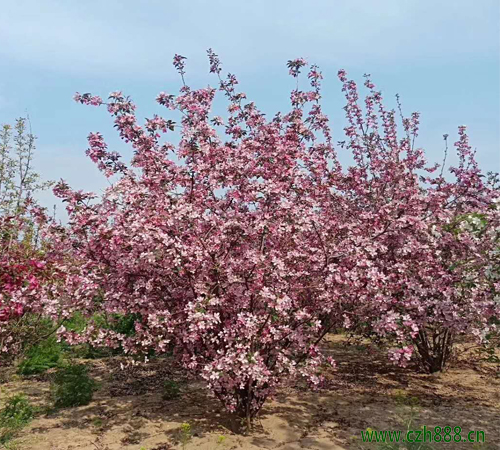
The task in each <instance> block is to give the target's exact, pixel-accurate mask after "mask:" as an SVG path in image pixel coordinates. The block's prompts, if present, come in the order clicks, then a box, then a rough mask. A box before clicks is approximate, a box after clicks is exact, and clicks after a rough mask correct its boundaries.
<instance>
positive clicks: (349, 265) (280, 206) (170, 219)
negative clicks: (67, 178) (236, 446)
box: [55, 51, 498, 419]
mask: <svg viewBox="0 0 500 450" xmlns="http://www.w3.org/2000/svg"><path fill="white" fill-rule="evenodd" d="M209 60H210V71H211V72H212V73H214V74H216V76H218V78H219V90H220V91H221V92H223V93H224V94H225V96H226V97H227V99H228V102H229V106H228V117H227V118H226V119H223V118H221V117H218V116H216V117H211V115H210V110H211V106H212V102H213V99H214V96H215V94H216V91H217V90H216V89H213V88H210V87H208V88H204V89H198V90H194V89H191V88H190V87H189V86H187V85H186V84H185V83H184V75H185V67H184V64H185V58H184V57H182V56H179V55H176V57H175V58H174V65H175V67H176V68H177V70H178V71H179V73H180V75H181V77H182V81H183V86H182V88H181V90H180V94H179V95H178V96H175V95H171V94H167V93H161V94H160V95H159V96H158V98H157V101H158V102H159V103H160V104H161V105H163V106H165V107H166V108H168V109H170V110H176V111H178V112H180V113H181V114H182V119H181V121H180V124H179V125H177V124H176V123H174V122H173V121H172V120H166V119H163V118H161V117H159V116H154V117H153V118H152V119H149V120H147V121H146V123H145V125H144V126H140V125H139V124H138V122H137V119H136V117H135V114H134V110H135V106H134V104H133V103H132V102H131V101H130V99H129V98H128V97H125V96H124V95H123V94H122V93H121V92H113V93H112V94H110V96H109V101H108V102H107V103H104V101H103V100H102V99H101V98H100V97H98V96H93V95H91V94H83V95H80V94H77V95H76V96H75V99H76V100H77V101H79V102H81V103H83V104H89V105H94V106H100V105H106V106H107V109H108V111H109V112H110V114H111V115H112V116H113V117H114V122H115V126H116V128H117V130H118V131H119V133H120V136H121V137H122V139H124V140H125V141H126V142H128V143H130V144H131V145H132V147H133V148H134V157H133V159H132V161H131V163H130V164H129V165H127V164H125V163H123V162H122V161H121V158H120V155H118V154H117V153H115V152H111V151H109V150H108V148H107V145H106V143H105V141H104V138H103V136H102V135H101V134H99V133H91V134H90V135H89V149H88V151H87V154H88V156H89V157H90V158H91V159H92V160H93V161H94V162H95V163H96V164H97V165H98V167H99V169H100V170H102V171H103V172H104V174H105V175H106V176H107V177H110V178H111V179H112V180H113V183H112V185H111V187H110V188H108V189H107V190H106V192H105V194H104V195H103V197H102V198H99V199H97V198H96V196H95V195H93V194H91V193H85V192H81V191H73V190H72V189H71V188H70V187H69V186H68V185H67V184H66V183H65V182H63V181H61V182H60V183H59V184H58V185H57V186H56V188H55V193H56V195H58V196H59V197H61V198H63V199H64V201H65V202H67V205H68V212H69V215H70V221H69V226H68V228H67V230H66V233H67V238H66V240H67V242H71V251H72V252H73V257H74V260H75V261H78V264H76V265H73V266H72V267H73V269H74V267H77V268H78V270H79V272H78V283H75V282H74V281H73V282H72V283H73V286H74V290H73V291H72V295H73V306H74V307H75V308H78V309H80V310H82V311H85V312H86V313H87V314H88V315H89V316H91V315H92V314H93V313H94V312H96V311H105V312H107V313H120V314H134V315H135V317H137V320H136V323H135V334H134V335H133V336H124V335H120V334H117V333H114V332H112V331H109V330H102V329H101V330H100V329H98V328H95V327H93V326H89V327H88V328H87V330H86V332H85V336H76V335H73V334H72V333H69V332H66V331H65V330H64V329H62V330H61V332H62V335H64V336H65V337H66V338H67V339H69V340H74V341H78V339H83V338H84V339H90V340H92V341H93V342H97V343H100V344H103V343H105V344H106V345H118V343H120V345H122V346H123V347H124V348H125V349H126V351H128V352H130V353H147V352H148V351H150V350H151V349H153V350H155V351H156V352H157V353H165V352H167V351H168V350H169V349H173V350H174V352H175V354H176V356H177V357H178V358H179V360H180V361H181V362H182V363H183V364H184V366H185V367H186V368H188V369H190V370H191V371H193V372H194V373H198V374H201V375H202V376H203V378H204V379H205V380H206V381H207V383H208V386H209V388H210V389H211V391H212V392H213V393H214V394H215V395H216V396H217V397H218V398H219V399H220V400H221V401H222V402H223V403H224V404H225V405H226V407H227V408H228V409H229V410H231V411H236V412H237V413H238V414H239V415H240V416H242V417H246V418H247V419H250V418H251V417H253V416H254V415H255V414H256V413H257V412H258V411H259V409H260V407H261V406H262V404H263V402H264V401H265V399H266V398H267V396H268V395H269V394H272V393H273V392H274V390H275V389H276V387H277V386H278V385H279V384H280V383H282V382H283V381H284V380H286V379H288V378H290V377H293V376H297V375H301V376H305V377H307V378H308V379H309V380H310V381H311V382H312V383H313V384H315V385H317V384H318V383H319V382H320V379H321V376H320V375H321V366H322V364H324V362H325V360H324V359H323V358H322V357H321V351H320V347H319V344H320V342H321V340H322V338H323V337H324V336H325V335H326V334H327V333H328V332H329V331H331V330H332V329H334V328H335V327H340V326H345V327H350V326H356V327H358V326H360V324H365V325H366V324H368V326H369V327H371V329H373V330H375V331H376V332H378V333H380V334H382V335H389V334H390V335H393V337H395V342H396V343H398V344H399V345H400V349H401V350H398V351H396V352H393V358H394V359H396V360H398V361H399V362H401V363H404V362H405V361H406V359H408V358H409V357H410V356H411V354H412V352H413V346H414V345H415V346H417V349H418V352H419V354H420V356H421V357H422V358H424V359H425V355H424V352H425V351H431V352H432V351H434V349H427V350H426V347H425V345H426V340H428V339H429V333H431V332H433V331H432V330H436V332H437V333H441V332H443V333H445V335H446V336H449V338H448V337H447V338H446V339H450V340H449V341H447V342H451V339H452V337H453V336H454V335H455V334H456V333H460V332H466V331H472V332H474V333H476V334H484V331H485V329H486V328H487V326H488V321H489V318H490V317H492V316H493V315H494V314H496V313H497V308H498V304H495V301H494V299H493V296H492V295H491V283H490V281H488V279H487V277H486V276H485V274H486V272H485V271H486V267H487V265H488V264H487V261H488V256H487V255H488V252H489V251H490V250H491V248H492V242H493V241H494V240H495V239H496V237H495V236H496V235H497V234H498V217H497V216H498V215H497V214H492V213H491V211H493V208H494V201H495V199H497V198H498V193H497V192H496V191H494V190H492V189H491V188H490V187H489V186H488V185H487V184H485V182H484V181H483V179H482V178H481V174H480V172H479V169H478V167H477V165H476V163H475V161H474V155H473V152H472V151H471V148H470V145H469V143H468V138H467V135H466V132H465V128H463V127H461V128H460V129H459V140H458V142H457V143H456V148H457V151H458V155H459V158H460V164H459V167H457V168H453V169H452V170H451V171H452V175H453V180H452V181H450V180H448V179H447V178H446V177H445V176H444V175H443V172H442V171H441V172H440V173H439V172H438V166H434V167H428V166H427V163H426V161H425V159H424V154H423V151H422V150H421V149H418V148H416V147H415V139H416V137H417V135H418V125H419V116H418V114H416V113H415V114H412V115H411V116H410V117H409V118H405V117H403V115H402V114H401V125H400V126H401V127H402V128H401V130H400V131H402V132H403V137H402V138H399V137H398V126H397V125H396V112H395V111H392V110H391V111H388V110H386V109H385V108H384V106H383V102H382V95H381V93H380V92H378V91H376V90H375V87H374V85H373V83H372V82H371V81H370V79H369V77H368V76H367V77H366V81H365V86H366V88H367V89H368V94H367V96H366V98H365V105H364V108H362V107H361V106H360V105H359V95H358V90H357V86H356V83H355V82H354V81H351V80H348V78H347V75H346V73H345V71H339V78H340V80H341V82H342V85H343V91H344V92H345V95H346V99H347V104H346V107H345V111H346V117H347V121H348V125H347V126H346V128H345V129H344V131H345V135H346V141H344V142H343V143H339V146H340V147H342V149H341V150H340V151H350V152H351V153H352V155H353V158H354V164H353V165H352V166H351V167H348V168H346V169H344V168H343V167H342V166H341V164H340V163H339V160H338V158H337V150H336V149H335V147H334V144H333V140H332V133H331V130H330V127H329V121H328V118H327V117H326V116H325V115H324V114H323V112H322V109H321V104H320V99H321V89H320V88H321V79H322V75H321V72H320V71H319V69H318V68H317V67H316V66H311V68H310V70H309V72H308V79H309V84H310V90H308V91H302V90H299V82H298V79H299V75H300V73H301V70H302V69H304V68H305V67H306V65H307V63H306V62H305V61H304V60H302V59H298V60H294V61H290V62H289V64H288V67H289V71H290V75H291V76H293V77H294V78H297V88H296V89H294V90H293V91H292V94H291V110H290V112H288V113H287V114H280V113H278V114H276V115H275V116H274V117H273V118H272V119H270V120H269V119H267V118H266V116H265V115H264V114H263V113H262V112H260V111H259V110H258V109H257V108H256V106H255V105H254V103H252V102H249V101H247V100H246V95H245V94H243V93H241V92H238V91H237V84H238V82H237V80H236V78H235V77H234V76H233V75H231V74H229V75H228V76H227V78H222V76H221V73H222V70H221V66H220V63H219V60H218V58H217V55H215V54H214V53H213V52H212V51H209ZM398 105H399V101H398ZM175 127H178V128H179V130H180V135H181V139H180V142H179V143H178V144H177V145H173V144H171V143H169V142H166V141H165V140H164V139H163V134H165V133H167V134H168V133H170V132H171V131H172V130H174V129H175ZM485 211H488V214H490V215H491V217H490V220H488V221H484V222H482V225H481V226H482V227H483V228H484V229H482V230H481V231H479V230H478V229H477V228H475V225H474V220H475V219H474V218H475V217H477V215H480V214H485ZM495 211H496V210H495ZM469 225H470V226H469ZM478 233H479V234H478ZM495 233H496V235H495ZM480 235H481V236H480ZM482 235H488V236H490V237H491V239H484V238H483V237H482ZM70 278H71V277H70ZM431 359H432V358H431Z"/></svg>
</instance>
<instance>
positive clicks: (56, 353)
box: [17, 337, 62, 376]
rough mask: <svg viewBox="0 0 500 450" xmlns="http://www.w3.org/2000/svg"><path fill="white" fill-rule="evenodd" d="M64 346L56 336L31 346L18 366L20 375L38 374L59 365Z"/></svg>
mask: <svg viewBox="0 0 500 450" xmlns="http://www.w3.org/2000/svg"><path fill="white" fill-rule="evenodd" d="M61 357H62V346H61V344H60V343H59V342H57V339H56V338H55V337H50V338H49V339H46V340H45V341H42V342H40V343H39V344H37V345H34V346H33V347H31V348H30V349H29V350H28V351H27V352H26V355H25V357H24V359H23V360H22V361H21V363H20V364H19V366H18V367H17V373H18V374H19V375H23V376H27V375H36V374H41V373H44V372H46V371H47V370H49V369H52V368H54V367H57V366H58V365H59V364H60V362H61Z"/></svg>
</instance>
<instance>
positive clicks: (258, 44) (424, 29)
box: [0, 0, 500, 206]
mask: <svg viewBox="0 0 500 450" xmlns="http://www.w3.org/2000/svg"><path fill="white" fill-rule="evenodd" d="M0 11H1V13H0V123H12V122H13V121H14V119H15V118H16V117H18V116H21V115H25V114H26V113H29V115H30V118H31V121H32V125H33V130H34V133H35V134H36V135H37V136H38V153H37V159H36V167H37V169H38V170H39V171H40V172H41V173H42V175H43V177H44V178H45V179H60V178H64V179H66V180H67V181H69V182H70V184H71V185H72V186H74V187H75V188H79V189H84V190H92V191H96V192H99V191H101V190H102V188H103V187H105V186H106V185H107V183H106V181H105V179H104V177H102V176H101V175H100V174H99V172H98V171H97V170H96V169H95V167H94V166H93V164H92V163H91V162H90V161H89V160H87V158H86V156H85V149H86V136H87V135H88V133H89V132H90V131H101V132H103V134H104V136H105V137H106V139H107V140H108V142H109V144H110V148H112V149H117V150H119V151H122V153H124V154H125V155H127V154H130V153H129V152H128V151H127V148H126V146H124V145H123V144H121V143H120V142H119V140H118V139H117V138H116V135H115V132H114V130H113V128H112V122H111V118H110V117H109V116H108V115H107V113H106V112H105V110H104V108H102V109H95V108H90V107H84V106H81V105H77V104H76V103H74V102H73V100H72V96H73V94H74V93H75V92H76V91H79V92H92V93H94V94H99V95H102V96H103V97H106V96H107V94H108V93H109V92H111V91H114V90H122V91H124V92H125V93H126V94H129V95H131V96H132V98H133V99H134V100H135V102H136V103H137V105H138V117H140V118H144V117H150V116H151V115H152V114H153V113H155V112H159V111H161V110H160V109H158V107H156V106H155V104H154V98H155V97H156V95H157V93H158V92H160V91H166V92H171V93H176V92H177V89H178V88H179V78H178V76H177V74H176V72H175V70H174V69H173V67H172V65H171V61H172V57H173V55H174V53H180V54H182V55H184V56H187V57H188V58H189V59H188V62H187V68H188V76H187V78H188V82H189V83H190V84H192V85H194V86H197V87H201V86H206V85H207V84H212V85H215V84H216V81H215V79H214V78H213V76H210V75H209V74H208V62H207V59H206V56H205V51H206V49H207V48H209V47H212V48H213V49H214V50H215V52H216V53H218V54H219V56H220V58H221V60H222V62H223V65H224V69H225V70H228V71H230V72H232V73H235V74H236V75H237V77H238V79H239V80H240V86H241V89H242V90H243V91H244V92H246V93H247V95H248V97H249V98H250V99H252V100H254V101H255V102H256V103H257V105H258V106H259V107H260V109H261V110H263V111H264V112H266V113H268V114H269V115H272V114H274V113H275V112H277V111H279V110H281V111H284V110H286V109H287V106H288V99H289V91H290V89H292V88H293V81H292V79H291V78H290V77H289V76H288V75H287V69H286V61H287V60H289V59H292V58H296V57H305V58H306V59H307V60H308V61H309V62H311V63H316V64H318V65H319V66H320V68H321V70H322V71H323V74H324V76H325V80H324V108H325V111H326V112H327V113H328V114H329V115H330V117H331V118H332V119H333V130H334V133H335V137H337V138H338V140H341V139H342V126H343V125H342V119H341V118H342V112H343V111H342V109H341V108H342V106H343V105H344V102H343V99H342V96H341V92H340V88H341V86H340V84H339V82H338V80H337V77H336V73H337V71H338V69H340V68H344V69H346V70H347V71H348V73H349V75H350V76H351V77H354V78H355V79H356V80H357V81H359V82H360V83H361V82H362V75H363V73H365V72H368V73H371V74H372V78H373V80H374V82H375V84H376V85H377V87H378V88H379V89H381V90H382V92H383V94H384V97H385V98H386V99H388V100H389V101H390V103H391V104H392V103H393V96H394V94H396V93H399V94H400V96H401V98H402V102H403V107H404V110H405V112H407V113H409V112H411V111H413V110H416V111H419V112H420V113H421V114H422V121H421V123H422V127H421V136H420V139H419V142H418V144H419V145H420V146H422V147H424V148H425V149H426V151H427V155H428V157H429V159H430V160H431V161H440V160H441V158H442V152H443V139H442V135H443V134H444V133H448V134H450V138H455V137H456V128H457V126H458V125H462V124H465V125H467V126H468V127H469V132H470V136H471V141H472V144H473V146H474V147H475V148H477V155H478V160H479V163H480V165H481V167H482V168H483V169H484V170H494V171H500V2H498V0H479V1H475V2H473V1H462V0H440V1H436V0H433V1H429V0H378V1H375V0H329V1H328V0H308V1H305V0H302V1H298V0H267V1H264V0H252V1H244V0H233V1H228V0H210V1H201V0H184V1H168V0H163V1H159V0H143V1H129V0H121V1H114V0H106V1H103V0H99V1H95V0H85V1H76V0H75V1H70V0H65V1H63V0H60V1H55V0H43V1H40V0H17V1H16V2H12V1H11V2H7V1H3V2H2V5H1V10H0ZM165 116H166V115H165ZM166 117H167V116H166ZM451 142H454V139H453V140H452V141H451ZM42 201H43V202H44V204H45V205H47V206H49V205H51V204H53V203H55V201H54V200H53V198H52V195H51V194H49V193H48V194H44V195H43V196H42Z"/></svg>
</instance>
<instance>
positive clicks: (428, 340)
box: [414, 328, 454, 373]
mask: <svg viewBox="0 0 500 450" xmlns="http://www.w3.org/2000/svg"><path fill="white" fill-rule="evenodd" d="M453 338H454V336H453V333H452V332H451V330H449V329H448V328H444V329H443V328H439V329H431V328H424V329H421V330H420V331H419V333H418V335H417V336H416V337H415V339H414V343H415V346H416V349H417V357H418V361H419V363H420V366H421V367H422V369H423V370H424V371H425V372H427V373H435V372H440V371H442V370H443V369H444V367H445V365H446V363H447V362H448V360H449V359H450V356H451V354H452V349H453Z"/></svg>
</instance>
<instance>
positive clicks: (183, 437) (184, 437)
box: [180, 423, 192, 450]
mask: <svg viewBox="0 0 500 450" xmlns="http://www.w3.org/2000/svg"><path fill="white" fill-rule="evenodd" d="M191 431H192V430H191V425H190V424H189V423H183V424H182V425H181V430H180V441H181V445H182V448H183V450H184V449H185V448H186V445H187V443H188V442H189V441H190V440H191V437H192V435H191Z"/></svg>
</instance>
